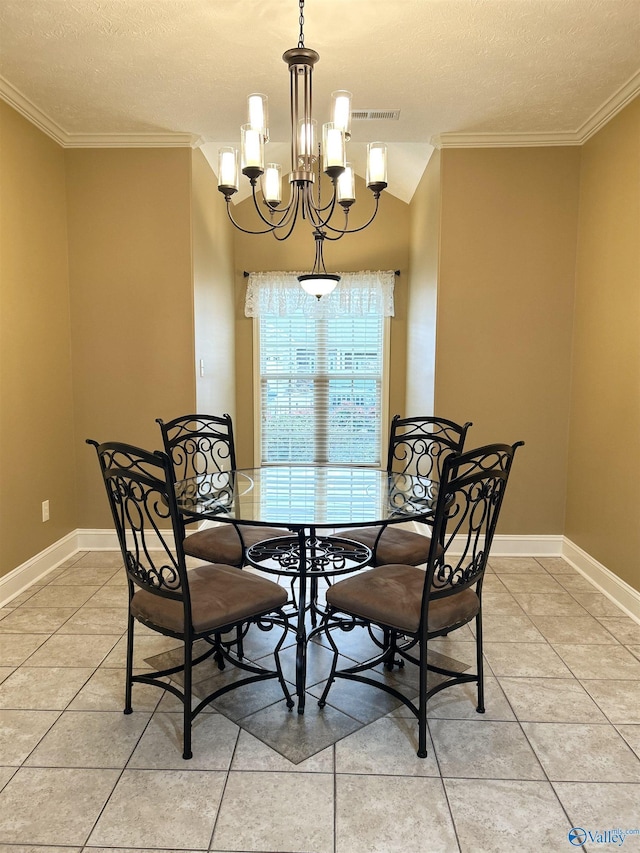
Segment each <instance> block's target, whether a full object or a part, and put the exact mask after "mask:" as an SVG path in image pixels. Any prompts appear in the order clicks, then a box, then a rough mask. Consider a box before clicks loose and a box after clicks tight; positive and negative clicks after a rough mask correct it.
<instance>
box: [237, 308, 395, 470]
mask: <svg viewBox="0 0 640 853" xmlns="http://www.w3.org/2000/svg"><path fill="white" fill-rule="evenodd" d="M390 361H391V318H390V317H383V318H382V373H381V388H380V409H381V411H380V448H379V454H380V461H379V462H377V463H357V464H361V465H362V467H368V468H384V466H385V465H386V460H387V450H388V442H389V437H388V424H389V366H390ZM253 424H254V430H253V441H254V444H253V458H254V460H255V465H257V466H259V465H263V464H265V463H264V462H263V461H262V387H261V377H260V318H259V317H254V319H253ZM271 464H273V465H277V464H278V463H271ZM292 464H296V463H292ZM301 464H302V463H301ZM304 464H306V465H311V464H312V463H304Z"/></svg>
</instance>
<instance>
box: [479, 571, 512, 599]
mask: <svg viewBox="0 0 640 853" xmlns="http://www.w3.org/2000/svg"><path fill="white" fill-rule="evenodd" d="M505 592H508V590H507V588H506V586H505V585H504V584H503V583H502V581H501V580H500V578H499V577H498V575H496V574H494V573H493V572H485V576H484V580H483V581H482V593H483V595H487V594H488V593H505Z"/></svg>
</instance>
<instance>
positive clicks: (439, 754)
mask: <svg viewBox="0 0 640 853" xmlns="http://www.w3.org/2000/svg"><path fill="white" fill-rule="evenodd" d="M429 729H430V731H431V738H432V740H433V745H434V748H435V752H436V758H437V759H438V764H439V765H440V772H441V774H442V777H443V778H449V777H466V778H473V779H480V778H482V779H542V778H544V773H543V772H542V768H541V767H540V763H539V762H538V760H537V758H536V756H535V753H534V752H533V750H532V749H531V747H530V745H529V743H528V741H527V739H526V737H525V736H524V735H523V733H522V730H521V729H520V726H519V725H518V723H509V722H504V723H503V722H492V721H490V720H489V721H487V722H476V721H471V720H430V721H429Z"/></svg>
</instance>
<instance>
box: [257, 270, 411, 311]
mask: <svg viewBox="0 0 640 853" xmlns="http://www.w3.org/2000/svg"><path fill="white" fill-rule="evenodd" d="M307 272H308V270H307ZM299 275H303V273H302V272H254V273H250V275H249V281H248V284H247V295H246V300H245V306H244V313H245V316H246V317H262V316H264V315H265V314H270V315H275V316H276V317H286V316H287V315H289V314H293V313H294V312H297V311H302V313H304V314H306V315H309V316H319V317H327V316H332V315H342V314H350V315H351V316H355V317H363V316H365V315H368V314H376V315H378V316H382V317H393V311H394V309H393V288H394V284H395V273H394V272H393V270H387V271H371V270H364V271H361V272H341V273H339V275H340V276H341V278H340V281H339V282H338V286H337V287H336V289H335V290H334V291H333V293H330V294H329V295H328V296H323V297H322V299H316V297H315V296H311V295H310V294H308V293H305V291H304V290H303V289H302V288H301V287H300V282H299V281H298V276H299Z"/></svg>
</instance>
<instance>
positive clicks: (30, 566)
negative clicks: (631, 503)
mask: <svg viewBox="0 0 640 853" xmlns="http://www.w3.org/2000/svg"><path fill="white" fill-rule="evenodd" d="M118 548H119V545H118V537H117V536H116V532H115V530H109V529H95V530H91V529H84V530H74V531H72V532H71V533H68V534H67V535H66V536H64V537H63V538H62V539H59V540H58V541H57V542H54V544H53V545H50V546H49V547H48V548H45V550H44V551H41V552H40V553H39V554H36V555H35V556H34V557H31V559H29V560H27V561H26V562H25V563H23V564H22V565H21V566H17V567H16V568H15V569H13V570H12V571H11V572H9V573H8V574H6V575H4V576H3V577H0V607H2V606H4V605H5V604H7V603H8V602H9V601H11V599H12V598H15V597H16V596H17V595H20V593H21V592H24V590H26V589H28V588H29V587H30V586H31V584H33V583H36V582H37V581H38V580H40V579H41V578H43V577H44V576H45V575H47V574H48V573H49V572H50V571H52V570H53V569H55V568H57V567H58V566H59V565H60V564H61V563H63V562H64V561H65V560H67V559H69V557H72V556H73V555H74V554H75V553H77V552H78V551H117V550H118ZM491 553H492V554H493V555H494V556H496V557H564V558H565V560H567V561H568V562H569V563H571V565H572V566H573V567H574V568H575V569H576V570H577V571H578V572H580V574H581V575H583V576H584V577H585V578H586V579H587V580H588V581H590V582H591V583H592V584H593V586H594V588H595V589H596V590H597V591H598V592H601V593H603V594H604V595H606V596H607V598H609V599H610V600H611V601H613V603H614V604H616V605H617V606H618V607H619V608H620V609H621V610H622V611H623V612H624V613H626V614H627V615H628V616H630V617H631V618H632V619H633V620H634V621H636V622H638V623H640V592H639V591H638V590H636V589H634V588H633V587H632V586H630V585H629V584H628V583H626V581H623V580H622V578H619V577H618V576H617V575H615V574H614V573H613V572H612V571H610V570H609V569H607V567H606V566H603V565H602V563H599V562H598V561H597V560H595V559H594V558H593V557H591V556H590V555H589V554H587V553H586V551H583V550H582V549H581V548H579V547H578V546H577V545H575V544H574V543H573V542H571V541H570V540H569V539H566V538H565V537H564V536H511V535H502V536H500V535H497V536H495V538H494V540H493V546H492V549H491Z"/></svg>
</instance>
